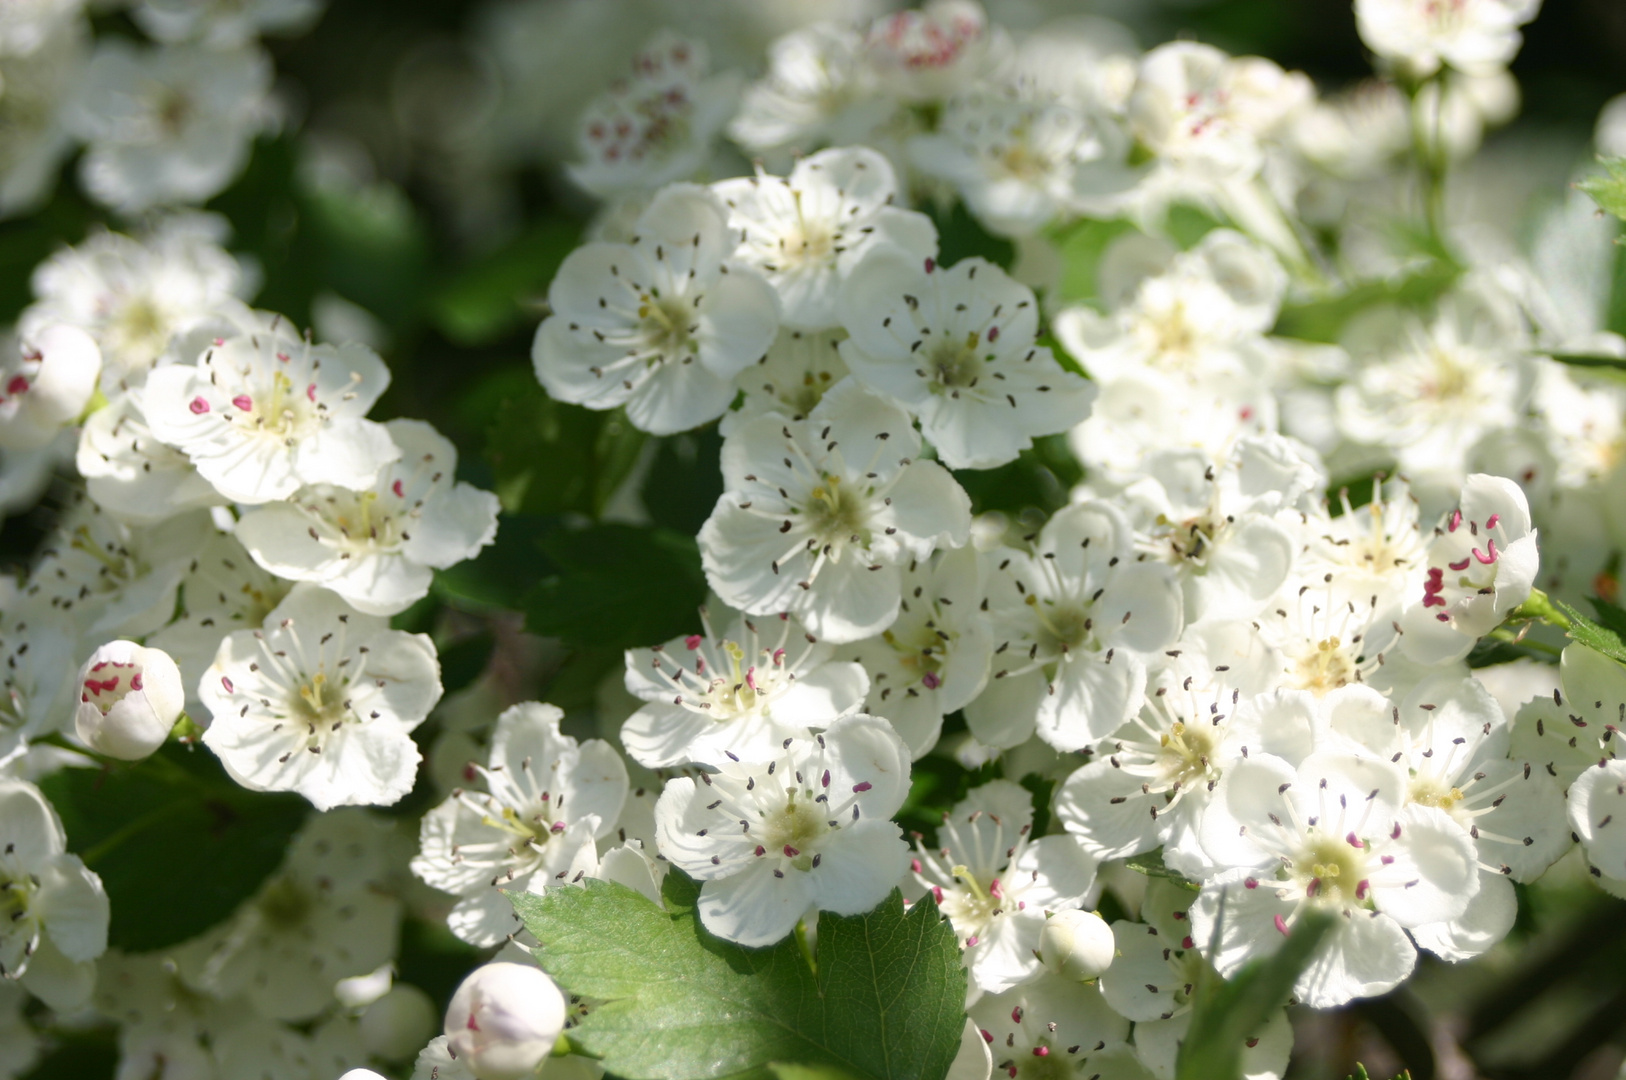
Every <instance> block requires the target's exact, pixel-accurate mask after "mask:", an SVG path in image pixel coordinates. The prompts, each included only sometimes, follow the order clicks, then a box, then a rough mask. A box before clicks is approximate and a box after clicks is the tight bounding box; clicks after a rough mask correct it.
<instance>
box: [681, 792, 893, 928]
mask: <svg viewBox="0 0 1626 1080" xmlns="http://www.w3.org/2000/svg"><path fill="white" fill-rule="evenodd" d="M876 824H881V823H879V822H877V823H876ZM900 846H901V841H900ZM662 847H663V848H664V847H665V845H664V844H663V845H662ZM773 871H774V860H766V859H765V860H762V861H759V862H757V863H755V864H753V865H751V866H749V867H747V868H746V869H745V870H743V871H741V872H740V873H737V874H733V875H731V876H729V877H726V878H714V879H712V880H710V881H707V882H706V883H705V884H704V885H702V886H701V887H700V902H699V904H698V905H697V908H696V909H697V910H698V911H699V913H700V923H701V925H703V926H704V927H705V928H706V929H707V930H710V931H711V932H712V933H713V934H716V935H717V936H718V937H720V938H724V939H725V940H728V941H732V942H735V943H737V944H740V945H749V946H758V945H772V944H774V943H775V942H777V941H780V940H782V939H783V938H784V937H785V935H786V934H789V933H790V932H791V930H793V929H795V927H796V923H797V920H799V919H801V917H802V916H803V915H805V914H806V913H807V910H808V908H809V907H810V906H811V905H812V902H813V888H814V886H813V882H812V881H811V880H810V878H809V875H807V874H804V873H802V872H800V871H796V870H792V871H790V872H788V873H786V874H785V875H784V876H783V877H774V874H773ZM888 887H890V885H889V886H888ZM883 895H884V894H883Z"/></svg>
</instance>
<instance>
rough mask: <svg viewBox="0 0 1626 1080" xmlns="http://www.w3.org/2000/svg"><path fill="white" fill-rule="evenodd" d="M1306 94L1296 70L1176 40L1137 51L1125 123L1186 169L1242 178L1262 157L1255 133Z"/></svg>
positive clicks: (1277, 124)
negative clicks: (1136, 69)
mask: <svg viewBox="0 0 1626 1080" xmlns="http://www.w3.org/2000/svg"><path fill="white" fill-rule="evenodd" d="M1313 96H1314V88H1313V87H1312V85H1311V83H1310V80H1309V78H1308V77H1306V76H1305V75H1303V74H1302V73H1299V72H1292V73H1289V72H1285V71H1283V70H1282V69H1281V68H1279V67H1277V66H1276V65H1275V64H1273V63H1271V62H1270V61H1269V60H1264V59H1260V58H1259V57H1251V56H1244V57H1231V56H1227V55H1226V54H1225V53H1223V52H1221V51H1220V50H1219V49H1216V48H1214V47H1213V46H1211V45H1199V44H1197V43H1196V42H1191V41H1176V42H1171V43H1169V44H1167V45H1160V46H1158V47H1157V48H1155V49H1153V50H1152V51H1150V52H1148V53H1147V54H1146V55H1145V56H1144V57H1142V58H1141V62H1140V70H1139V72H1138V75H1137V78H1136V81H1135V89H1134V92H1133V93H1132V94H1131V95H1130V98H1129V124H1130V128H1131V130H1132V131H1133V132H1134V134H1135V135H1136V137H1137V138H1139V139H1140V141H1141V142H1142V143H1144V144H1145V146H1146V147H1147V148H1148V149H1149V150H1151V151H1152V153H1154V154H1156V155H1157V156H1158V157H1160V158H1164V159H1166V160H1168V161H1169V162H1171V163H1173V164H1174V165H1175V166H1176V167H1178V168H1181V169H1182V170H1186V171H1188V172H1189V174H1191V175H1193V176H1197V177H1200V178H1202V179H1204V180H1208V181H1213V180H1217V179H1220V178H1223V177H1235V178H1237V179H1238V180H1245V179H1247V178H1248V177H1250V176H1252V175H1253V174H1254V173H1256V172H1258V170H1259V168H1260V166H1261V164H1262V153H1261V147H1260V144H1261V141H1262V140H1265V139H1268V138H1270V137H1272V136H1274V135H1275V134H1276V133H1277V132H1278V131H1279V130H1280V129H1281V128H1283V127H1284V126H1285V125H1286V123H1287V121H1288V120H1289V119H1290V118H1291V117H1292V116H1293V114H1294V113H1295V112H1296V111H1297V110H1299V109H1301V108H1303V107H1304V106H1306V105H1308V104H1309V102H1310V100H1311V98H1312V97H1313Z"/></svg>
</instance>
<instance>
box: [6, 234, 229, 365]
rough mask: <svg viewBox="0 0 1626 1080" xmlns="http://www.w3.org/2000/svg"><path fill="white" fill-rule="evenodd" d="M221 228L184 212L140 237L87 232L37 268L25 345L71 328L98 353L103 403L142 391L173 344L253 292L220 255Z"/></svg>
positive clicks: (25, 313)
mask: <svg viewBox="0 0 1626 1080" xmlns="http://www.w3.org/2000/svg"><path fill="white" fill-rule="evenodd" d="M227 229H228V226H227V224H226V222H225V221H224V220H223V219H221V218H218V217H215V216H213V215H210V214H197V213H188V214H174V215H171V216H169V217H166V218H163V219H161V220H160V221H159V223H158V224H157V226H156V227H154V228H153V229H152V230H150V231H149V232H147V233H144V234H143V235H141V236H140V237H139V238H135V237H129V236H125V235H123V234H122V233H116V232H108V231H100V232H94V233H92V234H91V235H90V236H89V237H87V238H86V239H85V240H84V241H82V242H81V243H80V244H78V245H77V246H76V247H70V248H64V249H63V250H61V251H59V252H57V253H56V254H54V255H52V256H51V257H50V258H48V259H46V260H45V261H44V262H42V263H40V264H39V266H37V267H35V268H34V274H33V277H32V279H31V283H32V285H33V289H34V295H35V297H36V300H35V301H34V303H33V304H31V305H29V307H28V308H27V309H25V310H24V311H23V314H22V317H21V319H20V321H19V325H20V326H21V329H22V332H23V336H24V337H28V336H29V335H30V334H31V333H33V332H35V331H37V330H40V329H43V328H45V327H47V326H52V325H55V324H58V323H66V324H67V325H70V326H77V327H79V328H80V329H81V330H84V331H85V332H86V333H88V334H89V335H90V336H91V337H92V338H94V339H95V340H96V344H97V345H98V346H100V348H101V350H102V361H103V363H104V365H105V366H104V368H103V370H102V386H103V388H104V389H105V390H106V391H107V392H108V394H109V395H112V394H113V392H114V391H115V390H116V389H118V388H120V387H122V386H125V385H137V384H139V383H140V382H141V381H142V380H143V379H144V378H145V377H146V373H147V370H148V369H149V368H151V367H152V366H153V364H155V363H156V362H157V361H158V359H159V357H160V356H162V355H163V353H164V350H165V348H166V347H168V345H169V344H170V342H171V340H172V339H173V338H175V336H176V335H178V334H180V333H183V332H184V331H187V330H189V329H191V328H192V327H194V326H196V325H197V324H198V323H199V322H201V321H202V320H204V319H205V318H207V317H208V316H210V315H212V314H215V313H216V312H218V311H221V310H223V309H226V310H229V309H230V308H231V307H232V306H233V301H234V300H236V299H238V298H240V297H241V296H242V295H243V294H245V293H246V292H247V291H248V290H249V289H250V287H251V285H252V282H251V281H250V280H249V277H250V276H249V275H248V274H247V273H245V271H244V268H243V266H242V265H241V264H240V263H238V261H237V260H236V259H235V258H233V257H232V255H231V254H230V253H228V252H226V251H225V250H224V249H223V248H222V247H221V246H220V245H221V244H222V243H223V242H224V240H225V239H226V234H227ZM199 351H200V352H201V351H202V350H201V348H200V349H199ZM194 358H195V357H188V358H187V359H188V360H191V359H194Z"/></svg>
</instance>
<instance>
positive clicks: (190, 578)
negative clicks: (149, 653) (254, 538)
mask: <svg viewBox="0 0 1626 1080" xmlns="http://www.w3.org/2000/svg"><path fill="white" fill-rule="evenodd" d="M292 588H293V582H290V581H284V580H282V579H281V578H278V577H275V576H273V575H271V574H268V573H266V572H265V571H264V570H261V569H260V568H259V566H257V565H256V564H255V562H254V560H253V559H252V558H250V557H249V554H248V552H246V551H244V550H243V545H242V544H240V543H238V542H237V540H236V539H235V538H234V537H232V536H229V535H227V534H225V533H214V534H213V535H211V536H210V537H209V538H208V539H207V540H205V541H204V542H203V546H202V548H201V549H200V550H199V551H198V553H197V555H196V556H195V557H194V558H193V559H192V561H191V562H190V563H188V564H187V565H186V573H185V574H183V575H182V577H181V583H180V591H179V596H180V605H179V610H178V611H177V612H176V614H175V618H174V621H172V622H171V623H170V624H169V625H168V626H166V627H164V628H163V629H161V630H158V631H157V632H155V633H153V634H151V635H150V636H148V638H147V639H146V640H147V644H149V645H151V646H153V647H155V648H160V649H163V650H164V651H165V652H167V653H169V654H170V656H172V657H174V659H175V663H176V664H177V665H179V666H180V669H181V678H182V682H183V684H184V685H185V686H186V692H187V696H188V699H189V700H192V701H196V700H197V691H198V682H199V681H200V680H201V679H202V678H203V673H204V672H205V671H207V670H208V668H209V665H210V664H212V663H214V660H215V653H217V652H219V651H220V643H221V641H223V640H224V639H225V637H226V635H227V634H229V633H231V632H232V631H233V630H258V629H259V628H260V626H261V624H263V623H264V622H265V617H266V616H267V615H269V614H271V612H272V610H273V609H275V608H276V606H277V605H278V604H280V603H282V600H283V598H284V597H285V596H287V595H288V592H289V590H291V589H292Z"/></svg>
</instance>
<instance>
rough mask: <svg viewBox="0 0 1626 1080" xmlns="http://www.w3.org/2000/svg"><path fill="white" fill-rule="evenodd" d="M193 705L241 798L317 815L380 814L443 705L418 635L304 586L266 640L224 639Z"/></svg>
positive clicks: (277, 615)
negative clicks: (287, 798) (282, 803)
mask: <svg viewBox="0 0 1626 1080" xmlns="http://www.w3.org/2000/svg"><path fill="white" fill-rule="evenodd" d="M198 696H199V697H200V698H202V700H203V704H204V705H205V706H207V707H208V709H209V711H210V712H211V713H212V714H214V720H213V721H212V722H211V723H210V724H209V729H208V730H207V731H205V732H204V734H203V741H204V743H205V744H206V745H207V746H208V747H209V749H211V750H213V751H214V752H215V753H216V754H217V755H218V756H219V757H220V760H221V763H222V764H224V765H225V766H226V771H227V772H229V773H230V774H231V775H232V777H233V779H235V780H236V781H237V782H238V783H240V784H242V785H243V786H244V787H247V788H249V789H251V790H254V791H297V792H299V793H300V794H301V795H303V796H305V797H306V798H307V799H309V800H310V801H311V802H312V803H314V804H315V805H316V807H317V809H319V810H326V809H329V808H330V807H334V806H344V805H349V804H357V803H374V804H379V805H388V804H390V803H393V802H396V801H397V800H399V799H400V798H401V797H402V796H403V795H405V794H406V793H407V792H408V791H410V790H411V789H412V782H413V780H414V778H415V777H416V776H417V769H418V761H419V760H420V757H421V755H420V754H419V753H418V748H417V746H415V745H414V744H413V742H412V737H411V736H410V735H409V734H408V733H409V732H410V731H411V730H412V729H413V728H415V727H417V726H418V724H419V723H421V722H422V721H423V718H424V717H425V716H427V715H428V714H429V710H430V709H431V708H432V707H433V706H434V704H435V702H436V701H437V700H438V699H439V698H440V665H439V663H438V661H437V660H436V657H435V647H434V645H433V644H431V642H430V640H429V638H428V637H426V636H425V635H423V634H408V633H404V632H402V631H399V630H391V629H389V622H388V620H386V619H383V618H380V617H378V616H375V615H363V614H362V613H360V612H358V611H354V610H352V609H351V607H350V606H349V605H348V604H346V603H345V602H344V601H343V600H341V599H340V598H339V597H337V596H335V595H334V594H332V593H330V592H327V591H326V590H324V589H319V588H316V587H315V586H311V585H301V586H298V587H296V588H295V589H294V591H293V592H291V593H289V594H288V597H287V599H285V600H284V601H283V602H282V603H281V604H279V605H277V608H276V610H275V611H273V612H271V614H269V615H267V616H266V618H265V625H264V629H263V630H236V631H233V632H232V633H231V634H229V635H227V636H226V639H225V640H224V641H222V642H221V643H220V652H219V653H218V654H217V655H216V656H215V661H214V663H213V664H212V665H211V666H210V668H209V670H208V671H207V672H206V673H205V674H204V676H203V680H202V682H201V683H200V684H199V686H198Z"/></svg>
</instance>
